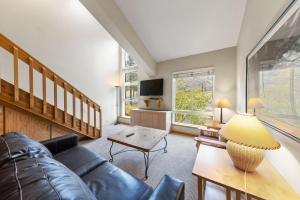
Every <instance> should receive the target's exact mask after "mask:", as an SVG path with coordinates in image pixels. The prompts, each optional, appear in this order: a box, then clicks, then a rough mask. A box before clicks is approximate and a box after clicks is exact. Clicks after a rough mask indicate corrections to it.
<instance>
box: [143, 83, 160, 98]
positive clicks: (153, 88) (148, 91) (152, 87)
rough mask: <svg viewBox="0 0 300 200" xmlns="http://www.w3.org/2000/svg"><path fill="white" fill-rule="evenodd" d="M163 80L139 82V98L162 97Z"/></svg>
mask: <svg viewBox="0 0 300 200" xmlns="http://www.w3.org/2000/svg"><path fill="white" fill-rule="evenodd" d="M163 83H164V81H163V79H152V80H145V81H141V82H140V96H162V95H163Z"/></svg>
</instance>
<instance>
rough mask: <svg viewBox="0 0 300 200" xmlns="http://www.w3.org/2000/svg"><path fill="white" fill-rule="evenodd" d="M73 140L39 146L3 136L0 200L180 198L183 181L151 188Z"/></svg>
mask: <svg viewBox="0 0 300 200" xmlns="http://www.w3.org/2000/svg"><path fill="white" fill-rule="evenodd" d="M77 140H78V138H77V136H76V135H75V134H69V135H67V136H63V137H60V138H55V139H52V140H48V141H44V142H42V143H39V142H36V141H34V140H32V139H30V138H29V137H27V136H25V135H24V134H21V133H16V132H13V133H8V134H6V135H5V136H1V137H0V199H1V200H2V199H8V200H15V199H20V200H27V199H28V200H35V199H42V200H55V199H58V200H77V199H78V200H81V199H82V200H89V199H99V200H146V199H148V200H183V199H184V183H183V182H182V181H179V180H177V179H175V178H172V177H170V176H167V175H166V176H164V177H163V178H162V180H161V182H160V183H159V185H158V186H157V187H156V188H155V189H153V188H151V187H150V186H148V185H147V184H145V183H144V182H143V181H141V180H139V179H138V178H136V177H134V176H132V175H130V174H129V173H127V172H125V171H123V170H122V169H120V168H118V167H116V166H114V165H112V164H110V163H109V162H107V160H106V159H104V158H102V157H100V156H99V155H96V154H94V153H93V152H91V151H89V150H88V149H86V148H84V147H81V146H78V145H77ZM46 147H47V148H46Z"/></svg>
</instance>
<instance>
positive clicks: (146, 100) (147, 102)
mask: <svg viewBox="0 0 300 200" xmlns="http://www.w3.org/2000/svg"><path fill="white" fill-rule="evenodd" d="M144 103H145V105H146V107H149V99H144Z"/></svg>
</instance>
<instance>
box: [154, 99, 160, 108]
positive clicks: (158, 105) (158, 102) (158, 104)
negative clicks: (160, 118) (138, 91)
mask: <svg viewBox="0 0 300 200" xmlns="http://www.w3.org/2000/svg"><path fill="white" fill-rule="evenodd" d="M155 103H156V107H157V108H160V103H161V100H160V98H158V99H156V100H155Z"/></svg>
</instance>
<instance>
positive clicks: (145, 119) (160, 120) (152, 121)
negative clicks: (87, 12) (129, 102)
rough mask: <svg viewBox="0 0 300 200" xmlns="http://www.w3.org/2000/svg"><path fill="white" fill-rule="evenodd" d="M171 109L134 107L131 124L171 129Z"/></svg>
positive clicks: (131, 113)
mask: <svg viewBox="0 0 300 200" xmlns="http://www.w3.org/2000/svg"><path fill="white" fill-rule="evenodd" d="M171 114H172V112H171V111H162V110H143V109H133V110H131V112H130V115H131V122H130V125H131V126H144V127H148V128H156V129H161V130H165V131H168V132H169V131H170V129H171V123H172V120H171Z"/></svg>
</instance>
